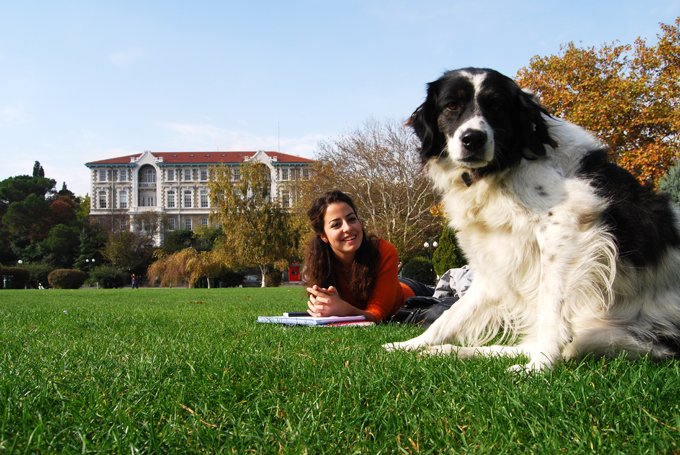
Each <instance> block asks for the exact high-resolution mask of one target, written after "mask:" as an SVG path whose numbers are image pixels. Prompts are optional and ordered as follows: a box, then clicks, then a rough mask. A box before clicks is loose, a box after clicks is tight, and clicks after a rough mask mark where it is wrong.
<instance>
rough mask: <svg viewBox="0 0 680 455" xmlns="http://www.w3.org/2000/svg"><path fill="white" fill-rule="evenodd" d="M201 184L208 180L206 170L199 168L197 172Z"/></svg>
mask: <svg viewBox="0 0 680 455" xmlns="http://www.w3.org/2000/svg"><path fill="white" fill-rule="evenodd" d="M199 174H200V178H201V182H205V181H207V180H208V168H207V167H206V168H201V170H200V171H199Z"/></svg>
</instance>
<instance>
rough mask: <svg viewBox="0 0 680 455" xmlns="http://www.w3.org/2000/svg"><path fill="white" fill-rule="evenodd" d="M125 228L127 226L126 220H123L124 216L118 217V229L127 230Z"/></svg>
mask: <svg viewBox="0 0 680 455" xmlns="http://www.w3.org/2000/svg"><path fill="white" fill-rule="evenodd" d="M127 228H128V226H127V221H126V220H125V218H122V219H119V220H118V230H119V231H127Z"/></svg>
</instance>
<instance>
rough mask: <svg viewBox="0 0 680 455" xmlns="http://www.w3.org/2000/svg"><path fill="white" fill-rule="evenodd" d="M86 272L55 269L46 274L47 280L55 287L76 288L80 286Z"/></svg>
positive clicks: (85, 276)
mask: <svg viewBox="0 0 680 455" xmlns="http://www.w3.org/2000/svg"><path fill="white" fill-rule="evenodd" d="M86 278H87V273H85V272H83V271H82V270H77V269H56V270H52V271H51V272H50V274H49V275H48V276H47V281H48V282H49V283H50V286H52V287H53V288H55V289H78V288H80V287H81V286H82V285H83V283H84V282H85V279H86Z"/></svg>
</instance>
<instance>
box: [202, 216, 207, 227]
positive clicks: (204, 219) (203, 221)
mask: <svg viewBox="0 0 680 455" xmlns="http://www.w3.org/2000/svg"><path fill="white" fill-rule="evenodd" d="M207 225H208V219H207V218H201V226H207Z"/></svg>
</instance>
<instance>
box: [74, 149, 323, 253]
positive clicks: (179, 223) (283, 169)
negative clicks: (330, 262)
mask: <svg viewBox="0 0 680 455" xmlns="http://www.w3.org/2000/svg"><path fill="white" fill-rule="evenodd" d="M253 160H254V161H258V162H261V163H264V164H265V165H266V166H267V167H268V168H269V170H270V172H271V185H272V187H271V193H270V194H272V196H273V198H274V199H275V200H278V201H280V203H281V205H282V206H283V207H290V206H291V205H292V203H293V200H294V198H295V194H294V193H293V191H292V188H291V182H293V181H295V180H299V179H307V178H309V172H310V169H309V166H310V165H311V164H312V163H313V162H314V161H313V160H310V159H308V158H302V157H299V156H294V155H288V154H285V153H280V152H271V151H262V150H260V151H250V152H150V151H146V152H144V153H141V154H137V155H127V156H120V157H116V158H109V159H105V160H99V161H91V162H89V163H86V164H85V166H87V167H88V168H89V169H90V195H91V205H90V215H91V216H92V217H95V219H96V220H97V221H98V222H100V223H103V224H109V225H110V227H111V228H112V229H114V230H124V229H132V230H135V229H148V228H149V226H146V225H145V224H148V223H151V220H153V219H156V220H162V223H163V226H162V229H157V233H156V236H157V242H158V243H160V241H161V240H162V235H163V231H165V230H168V231H172V230H175V229H195V228H196V227H198V226H199V225H208V223H209V215H210V212H211V209H212V208H211V207H210V195H209V190H208V181H209V178H210V168H211V167H213V166H218V165H227V166H232V167H233V170H232V172H233V173H234V177H235V178H238V172H239V166H240V164H241V163H243V162H244V161H253ZM154 230H156V229H155V228H154Z"/></svg>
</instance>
